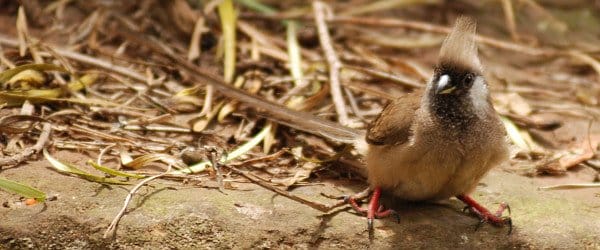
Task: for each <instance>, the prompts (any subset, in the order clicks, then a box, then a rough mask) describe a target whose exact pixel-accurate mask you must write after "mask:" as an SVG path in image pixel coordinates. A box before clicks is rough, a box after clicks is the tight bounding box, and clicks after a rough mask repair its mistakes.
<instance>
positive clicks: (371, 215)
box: [347, 187, 400, 232]
mask: <svg viewBox="0 0 600 250" xmlns="http://www.w3.org/2000/svg"><path fill="white" fill-rule="evenodd" d="M380 197H381V188H380V187H375V188H374V189H373V194H372V195H371V200H370V201H369V205H368V206H367V209H364V208H361V207H360V206H358V204H357V203H356V200H355V199H354V198H353V197H349V198H348V199H347V201H348V203H350V205H351V206H352V208H354V210H356V211H358V212H359V213H363V214H365V213H366V214H367V228H368V230H369V232H371V231H372V230H373V219H375V218H378V219H379V218H384V217H388V216H390V215H395V216H396V218H397V219H398V221H399V220H400V219H399V217H398V214H397V213H396V211H394V210H391V209H388V210H384V209H383V207H382V206H380V205H379V198H380Z"/></svg>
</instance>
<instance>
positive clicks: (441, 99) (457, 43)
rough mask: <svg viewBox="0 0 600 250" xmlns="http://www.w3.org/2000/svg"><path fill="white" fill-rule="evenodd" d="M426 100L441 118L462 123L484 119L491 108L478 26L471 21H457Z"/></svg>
mask: <svg viewBox="0 0 600 250" xmlns="http://www.w3.org/2000/svg"><path fill="white" fill-rule="evenodd" d="M427 88H428V94H427V98H425V99H424V101H425V102H426V104H427V105H429V106H430V107H431V108H430V110H431V111H433V112H434V113H435V114H436V115H437V116H438V117H439V118H442V120H446V121H453V123H460V122H463V120H465V119H467V118H470V117H481V116H482V115H483V114H485V112H487V110H489V108H490V107H491V104H490V101H489V93H488V89H487V83H486V81H485V78H484V76H483V68H482V66H481V63H480V61H479V57H478V56H477V45H476V44H475V24H474V23H473V21H471V20H470V19H469V18H465V17H460V18H458V19H457V20H456V23H455V25H454V28H453V29H452V32H450V34H449V35H448V37H447V38H446V39H445V40H444V43H443V44H442V48H441V50H440V56H439V61H438V63H437V65H436V67H435V71H434V75H433V77H432V79H431V81H430V82H429V83H428V87H427Z"/></svg>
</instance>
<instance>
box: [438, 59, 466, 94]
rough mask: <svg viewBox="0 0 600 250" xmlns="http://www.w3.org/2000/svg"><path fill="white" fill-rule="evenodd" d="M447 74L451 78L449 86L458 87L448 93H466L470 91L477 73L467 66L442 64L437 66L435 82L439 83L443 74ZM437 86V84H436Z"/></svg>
mask: <svg viewBox="0 0 600 250" xmlns="http://www.w3.org/2000/svg"><path fill="white" fill-rule="evenodd" d="M443 75H447V76H448V77H449V78H450V81H449V82H448V85H450V86H449V87H455V88H456V89H455V90H454V91H452V93H449V94H446V95H455V96H459V95H464V94H466V93H468V92H469V89H471V87H472V86H473V81H475V74H474V73H473V72H472V71H470V70H468V69H467V68H465V67H461V66H455V65H451V64H444V63H442V64H440V65H438V66H437V67H436V68H435V74H434V78H433V82H434V83H435V84H436V85H437V83H438V81H439V79H440V77H441V76H443ZM434 87H437V86H434Z"/></svg>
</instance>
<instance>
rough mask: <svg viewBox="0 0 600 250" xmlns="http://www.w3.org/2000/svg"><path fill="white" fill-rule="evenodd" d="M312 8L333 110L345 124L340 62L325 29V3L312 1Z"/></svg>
mask: <svg viewBox="0 0 600 250" xmlns="http://www.w3.org/2000/svg"><path fill="white" fill-rule="evenodd" d="M313 9H314V13H315V24H316V25H317V31H318V33H319V41H320V42H321V48H323V52H324V53H325V57H326V59H327V63H328V64H329V84H330V86H331V88H330V90H331V97H332V99H333V104H334V105H335V111H336V113H337V114H338V120H339V122H340V123H341V124H342V125H347V124H348V123H349V121H348V114H347V112H346V104H345V103H344V97H342V91H341V86H340V76H339V72H340V68H341V67H342V64H341V63H340V60H339V59H338V57H337V55H336V53H335V50H334V49H333V45H332V43H331V37H330V36H329V31H328V30H327V24H325V15H324V12H325V4H324V3H322V2H320V1H314V2H313Z"/></svg>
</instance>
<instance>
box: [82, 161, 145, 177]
mask: <svg viewBox="0 0 600 250" xmlns="http://www.w3.org/2000/svg"><path fill="white" fill-rule="evenodd" d="M87 163H88V164H90V165H92V167H94V168H95V169H98V170H100V171H102V172H104V173H106V174H109V175H112V176H121V177H131V178H136V179H143V178H146V176H145V175H140V174H131V173H126V172H123V171H119V170H114V169H112V168H108V167H104V166H102V165H98V164H96V163H95V162H94V161H92V160H88V162H87Z"/></svg>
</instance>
